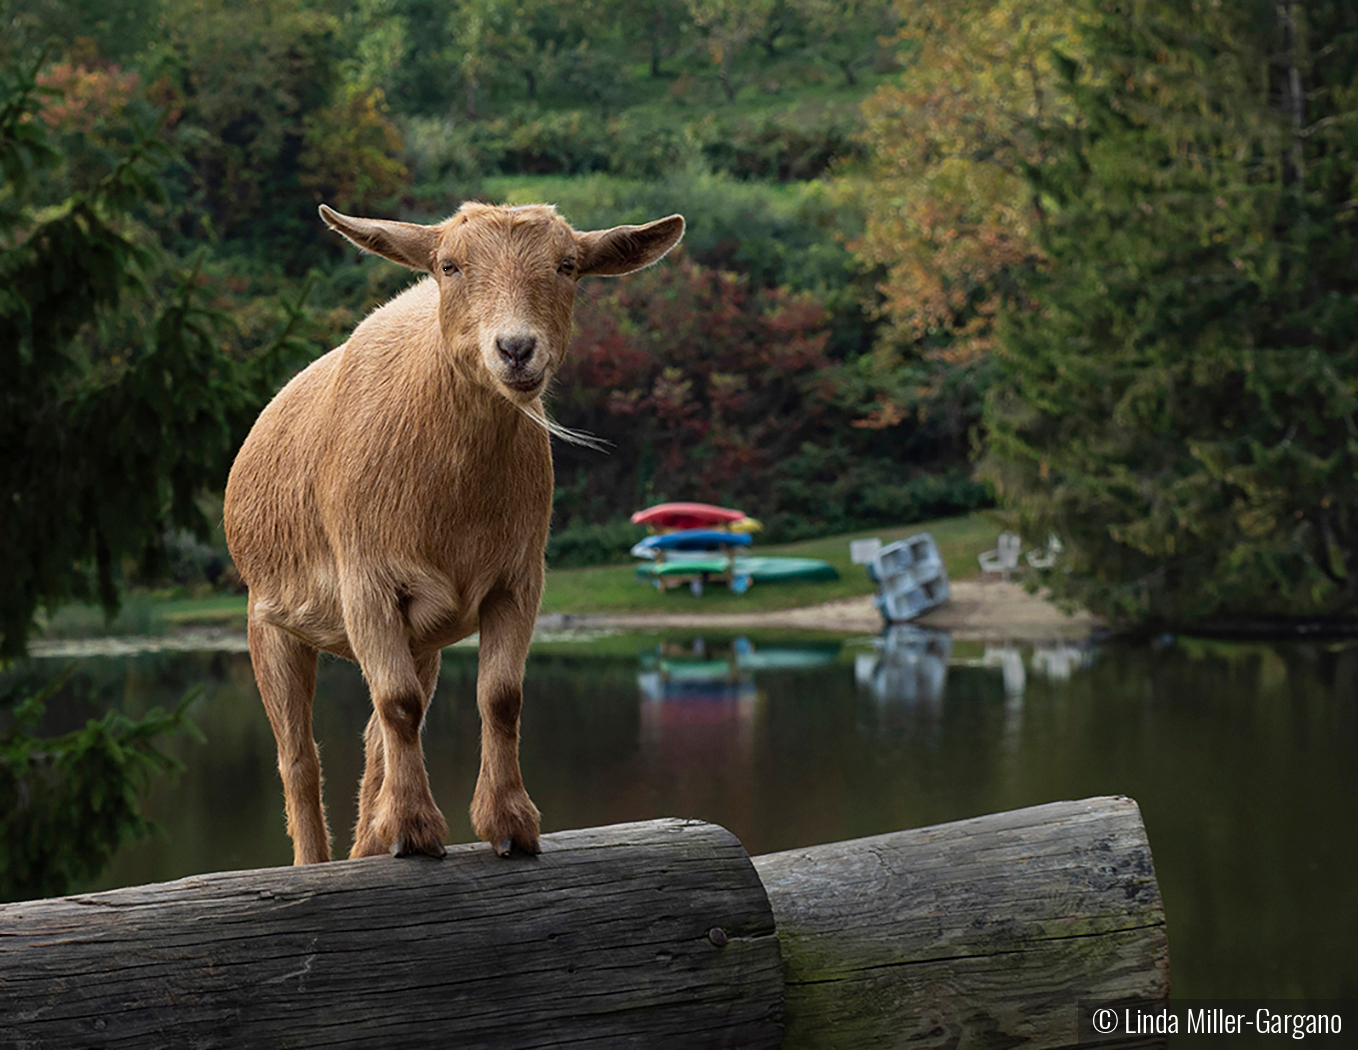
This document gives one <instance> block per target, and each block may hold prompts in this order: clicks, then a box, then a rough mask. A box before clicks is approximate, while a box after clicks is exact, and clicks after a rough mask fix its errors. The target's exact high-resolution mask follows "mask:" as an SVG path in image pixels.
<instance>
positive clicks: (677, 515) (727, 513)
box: [632, 503, 745, 529]
mask: <svg viewBox="0 0 1358 1050" xmlns="http://www.w3.org/2000/svg"><path fill="white" fill-rule="evenodd" d="M743 517H745V512H744V511H743V510H731V509H730V508H728V507H714V506H712V504H710V503H658V504H656V505H655V506H654V507H647V508H646V509H645V510H639V511H637V512H636V513H635V514H633V515H632V523H633V524H634V525H649V526H651V527H652V528H656V529H702V528H712V527H713V526H717V525H726V524H729V523H730V522H733V521H740V520H741V519H742V518H743Z"/></svg>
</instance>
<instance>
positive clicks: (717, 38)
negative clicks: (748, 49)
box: [687, 0, 774, 102]
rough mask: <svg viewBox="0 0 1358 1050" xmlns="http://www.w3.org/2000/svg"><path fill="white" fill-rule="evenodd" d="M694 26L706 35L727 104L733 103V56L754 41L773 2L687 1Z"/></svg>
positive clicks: (751, 0)
mask: <svg viewBox="0 0 1358 1050" xmlns="http://www.w3.org/2000/svg"><path fill="white" fill-rule="evenodd" d="M687 3H688V10H689V13H690V14H691V15H692V16H693V21H694V23H695V24H696V25H697V26H698V27H699V28H700V29H702V30H704V31H705V32H706V33H707V48H708V51H709V52H710V53H711V55H712V61H713V62H715V63H716V65H717V79H718V80H720V81H721V88H722V90H723V91H724V92H726V98H727V101H729V102H734V101H735V100H736V86H735V83H734V81H732V79H731V71H732V69H733V68H734V66H735V62H736V56H737V55H739V54H740V52H741V50H742V49H744V47H745V45H746V44H748V43H749V42H750V41H751V40H754V39H755V38H757V37H758V36H759V34H760V33H761V32H762V31H763V29H764V26H765V25H766V24H767V23H768V20H769V15H770V14H772V13H773V7H774V0H687Z"/></svg>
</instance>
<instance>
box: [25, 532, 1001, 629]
mask: <svg viewBox="0 0 1358 1050" xmlns="http://www.w3.org/2000/svg"><path fill="white" fill-rule="evenodd" d="M918 532H928V533H931V534H932V535H933V537H934V539H935V540H936V541H937V542H938V546H939V550H940V551H942V553H943V559H944V562H945V563H946V564H947V566H948V575H949V577H951V578H952V579H962V578H964V577H967V576H974V575H976V573H977V571H978V569H977V565H976V555H977V554H979V553H980V552H981V551H984V550H989V549H990V548H991V547H993V546H994V544H995V537H996V536H997V535H998V534H999V529H998V527H997V526H995V525H994V524H992V523H991V522H990V521H988V520H987V519H986V517H985V516H984V515H983V514H971V515H967V516H963V517H957V518H944V519H942V520H939V521H927V522H922V523H920V524H917V525H907V526H904V527H902V528H895V529H870V530H867V531H865V532H854V533H846V534H844V535H842V536H829V537H826V538H824V539H819V540H806V541H804V542H802V543H786V544H779V545H769V546H764V545H761V544H759V543H758V542H756V543H755V547H754V553H756V554H774V555H790V556H793V557H800V558H823V559H825V560H826V561H828V562H829V563H830V564H831V565H833V566H834V567H835V568H836V569H838V570H839V574H840V578H839V579H838V580H833V581H826V582H821V583H766V584H755V585H754V586H753V587H751V588H750V590H749V591H748V592H747V593H746V594H743V595H736V594H731V593H730V592H729V591H728V590H727V589H726V588H725V587H722V586H713V587H709V588H708V589H707V591H706V592H705V593H704V594H703V596H702V597H701V598H694V597H693V595H691V594H690V593H689V591H688V589H687V588H685V587H680V588H676V589H675V590H672V591H668V592H665V593H661V592H660V591H657V590H655V589H654V588H653V587H651V586H649V585H648V584H646V583H643V582H641V581H639V580H637V578H636V576H635V574H634V571H633V570H634V566H633V565H632V564H628V565H606V566H599V567H596V568H589V569H557V570H548V572H547V591H546V593H545V594H544V595H543V600H542V611H543V612H553V613H648V612H750V611H763V610H772V609H794V608H797V607H799V606H803V605H817V604H819V603H821V602H828V601H834V600H835V599H837V598H852V597H855V596H856V595H861V594H871V593H873V591H874V590H876V588H875V586H874V585H873V584H872V583H871V582H870V581H869V580H868V577H867V573H866V572H865V571H864V570H863V567H862V566H860V565H851V564H850V563H849V540H852V539H858V538H860V537H864V536H880V537H881V539H882V542H883V543H891V542H893V541H894V540H899V539H901V538H903V537H905V536H912V535H914V534H915V533H918ZM203 626H214V627H216V626H220V627H239V628H244V626H245V596H244V595H235V594H221V595H210V596H208V597H204V598H173V599H157V598H156V597H155V596H154V595H145V594H143V595H132V596H129V597H128V598H127V599H126V600H125V601H124V603H123V610H122V613H121V614H120V615H119V616H118V618H117V619H116V620H115V621H114V622H113V623H111V624H109V623H106V622H105V621H104V617H103V613H102V612H101V611H100V610H99V609H97V608H95V607H93V606H86V605H74V604H73V605H67V606H64V607H62V609H60V610H59V611H58V612H57V614H56V615H55V616H54V617H53V618H52V620H51V621H50V623H49V624H48V629H47V631H46V632H45V633H46V634H47V636H48V637H90V636H98V635H118V634H163V633H165V632H166V631H167V630H173V629H175V628H179V627H203Z"/></svg>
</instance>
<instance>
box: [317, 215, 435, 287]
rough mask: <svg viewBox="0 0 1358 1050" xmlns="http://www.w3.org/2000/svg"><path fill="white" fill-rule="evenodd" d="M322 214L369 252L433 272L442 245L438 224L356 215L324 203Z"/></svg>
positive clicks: (335, 227) (347, 236)
mask: <svg viewBox="0 0 1358 1050" xmlns="http://www.w3.org/2000/svg"><path fill="white" fill-rule="evenodd" d="M321 218H322V219H324V220H325V224H326V225H327V226H329V227H330V228H331V229H332V230H335V231H337V232H338V233H341V234H343V235H344V237H345V238H346V239H348V240H350V241H352V242H353V243H354V244H356V245H358V246H359V247H360V248H362V249H363V250H364V251H365V252H372V253H373V254H374V255H380V256H382V257H383V258H384V259H390V260H391V261H392V262H395V263H400V264H401V265H402V266H409V267H410V268H411V269H412V270H424V271H425V272H426V273H432V272H433V269H434V254H435V253H436V252H437V251H438V246H439V231H438V229H437V228H436V227H433V226H420V225H419V224H417V223H413V222H393V221H392V220H390V219H357V218H354V216H352V215H341V214H340V213H339V212H337V211H335V209H334V208H327V207H326V206H325V205H324V204H322V205H321Z"/></svg>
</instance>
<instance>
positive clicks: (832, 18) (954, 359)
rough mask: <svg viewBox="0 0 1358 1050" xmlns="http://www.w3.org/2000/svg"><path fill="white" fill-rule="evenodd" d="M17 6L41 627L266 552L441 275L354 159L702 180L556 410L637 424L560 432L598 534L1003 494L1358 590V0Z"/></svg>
mask: <svg viewBox="0 0 1358 1050" xmlns="http://www.w3.org/2000/svg"><path fill="white" fill-rule="evenodd" d="M3 11H4V15H3V17H4V28H5V31H4V33H3V34H0V68H3V69H4V71H5V73H4V85H3V89H4V99H3V100H0V105H2V106H3V107H4V116H3V119H2V120H0V133H2V134H3V136H4V138H3V143H0V174H2V175H3V179H4V183H3V186H0V261H3V265H4V267H5V273H6V276H7V278H8V280H7V281H6V282H5V289H4V297H3V299H0V323H3V324H4V325H5V326H6V336H5V340H4V345H3V346H0V372H3V374H4V376H5V386H4V389H3V391H0V396H3V397H4V398H5V404H6V409H5V414H4V420H3V423H0V426H3V427H4V432H3V433H4V438H3V440H4V447H5V453H6V455H5V456H4V465H3V466H0V484H2V485H3V487H4V491H3V493H2V495H3V498H4V499H5V501H6V505H7V506H12V507H15V508H16V511H15V513H14V514H12V515H8V514H7V516H6V518H5V526H4V528H5V532H6V537H7V538H8V539H9V540H10V544H11V550H17V551H22V552H24V555H25V556H24V558H23V559H22V562H23V564H22V567H19V568H16V567H14V566H13V565H11V567H10V569H8V570H7V571H8V572H10V573H12V574H13V573H17V574H18V575H17V576H15V578H14V579H12V580H6V581H4V583H3V587H2V589H3V591H4V594H5V610H4V625H3V631H4V639H3V646H4V649H5V650H6V651H7V652H10V653H14V652H18V651H20V650H22V648H23V644H24V638H25V637H26V635H27V633H28V629H29V625H30V624H31V622H32V618H33V616H34V614H35V613H36V612H37V611H38V610H40V609H41V608H42V607H44V606H47V605H51V604H54V603H56V602H59V601H61V600H63V599H66V598H70V597H95V598H97V599H98V600H100V601H102V602H103V603H105V604H106V605H110V606H111V605H112V604H113V603H114V602H116V596H117V592H118V588H119V586H120V585H127V584H133V585H135V584H138V583H142V584H145V583H152V582H156V581H162V582H164V581H166V580H167V579H172V580H178V581H180V582H181V583H182V582H184V581H187V580H192V579H195V578H198V579H202V578H203V577H204V575H207V576H213V577H214V578H220V579H223V580H227V579H229V571H228V570H226V569H224V568H223V566H222V565H221V558H220V550H214V549H213V544H214V543H218V546H219V541H215V540H213V535H212V523H213V515H214V513H215V512H214V510H213V498H214V494H219V493H220V489H221V486H222V484H223V481H224V477H225V470H226V467H227V465H228V464H229V462H230V458H231V454H232V452H233V450H234V448H235V446H236V445H237V444H238V443H239V441H240V439H241V437H242V436H243V433H244V428H246V427H248V425H249V421H250V419H251V418H252V416H253V414H254V413H255V412H256V411H257V410H258V408H259V407H260V406H261V405H262V404H263V403H264V401H265V400H267V397H268V395H269V393H270V391H271V390H273V389H274V388H276V386H277V384H278V383H280V382H281V381H283V380H284V379H285V378H286V377H287V375H289V374H290V373H291V372H292V371H294V370H295V369H297V368H299V367H301V366H302V365H304V364H305V363H306V361H307V360H309V359H311V358H313V357H314V356H316V355H318V354H320V353H323V352H324V351H325V350H327V349H329V348H330V347H332V346H334V345H336V343H337V342H338V341H340V340H341V339H343V337H344V334H345V333H346V332H347V330H348V329H349V328H350V327H351V326H352V325H353V323H354V322H355V321H356V320H357V319H358V318H360V317H362V316H363V315H364V314H365V313H366V312H367V311H369V310H370V309H371V308H372V307H373V306H375V305H376V304H378V303H380V302H382V301H383V300H385V299H386V298H388V297H390V296H391V295H392V294H394V293H395V292H396V291H398V290H399V289H400V288H401V287H403V286H404V284H405V283H407V282H408V281H409V280H410V279H411V275H410V274H408V273H406V272H403V271H401V270H399V269H398V268H396V267H393V266H391V265H389V264H386V263H384V262H381V261H380V260H375V259H360V258H357V257H355V255H354V254H353V252H352V251H351V250H347V249H346V248H345V247H344V245H343V244H342V243H340V242H339V239H338V238H336V237H334V236H333V235H331V234H330V233H328V232H327V231H326V230H325V229H324V227H323V225H322V224H321V223H320V222H319V221H318V219H317V217H316V206H317V204H318V203H319V202H321V201H324V202H326V203H328V204H330V205H332V206H334V207H336V208H338V209H340V210H342V211H347V212H350V213H356V214H368V215H378V216H386V217H393V218H401V219H406V220H411V221H432V220H437V219H438V218H441V217H442V216H444V215H447V214H449V213H450V212H451V211H453V210H454V209H455V208H456V207H457V206H458V205H459V204H460V203H461V202H462V201H464V200H473V199H477V200H492V201H506V202H511V203H523V202H527V201H530V200H546V201H552V202H555V203H556V204H557V205H558V206H559V208H560V209H561V211H562V213H563V214H564V215H566V217H567V218H568V219H570V220H571V221H572V222H573V223H574V224H575V225H576V226H577V227H579V228H582V229H583V228H591V227H597V226H604V225H612V224H615V223H620V222H635V221H642V220H645V219H649V218H653V217H656V216H658V215H663V214H667V213H669V212H673V211H679V212H682V213H684V214H685V216H686V217H687V218H688V220H689V232H688V235H687V237H686V240H685V243H684V245H683V247H682V250H681V252H680V253H679V254H677V255H676V256H674V257H672V258H670V259H668V260H666V261H665V262H664V263H663V264H662V265H660V266H658V267H656V268H654V269H653V270H651V271H648V272H646V273H644V274H641V275H637V276H636V277H633V278H629V279H628V280H626V281H620V282H609V281H598V282H595V283H594V284H593V285H590V286H588V287H587V290H586V291H585V292H584V294H583V295H582V298H581V302H580V308H579V311H578V322H579V323H578V333H577V339H576V343H575V347H574V352H573V354H572V356H571V359H570V363H569V365H568V367H567V368H566V369H565V370H564V371H563V372H562V374H561V375H560V376H559V378H558V381H557V382H556V384H555V388H554V390H553V392H552V395H551V399H550V405H549V407H550V410H551V411H552V413H553V414H554V416H555V417H556V418H557V420H558V421H559V422H560V423H562V424H563V425H564V426H567V427H571V428H574V429H577V430H582V431H585V432H588V433H591V434H594V435H596V436H597V437H598V438H599V439H601V441H603V442H606V443H607V445H606V447H607V449H608V451H607V452H598V451H593V450H590V449H584V448H577V447H567V446H561V447H559V448H558V454H557V463H558V479H557V480H558V495H557V502H556V513H555V518H554V538H553V547H552V549H551V551H550V553H549V556H550V558H551V559H552V562H553V564H554V565H558V566H564V565H569V564H575V563H580V562H582V561H588V560H592V559H596V558H598V557H600V556H602V555H603V554H604V553H605V552H607V551H610V550H611V551H622V550H625V547H626V544H627V541H628V539H629V538H630V537H631V536H632V535H633V532H632V531H631V529H630V527H629V526H627V525H626V516H627V515H628V514H629V513H630V512H631V511H632V510H633V509H635V508H636V507H638V506H640V505H643V504H645V503H649V502H655V501H659V500H664V499H709V500H718V501H722V502H731V503H736V504H738V505H740V506H742V507H744V508H745V509H746V510H747V511H749V512H750V513H753V514H755V515H756V516H758V517H760V518H762V519H763V520H764V521H765V523H766V525H767V526H768V532H767V536H768V537H769V538H770V539H791V538H798V537H805V536H813V535H817V534H821V535H823V534H827V533H830V532H834V531H840V530H844V529H848V528H853V527H858V526H864V527H870V526H876V525H881V524H904V523H908V522H909V521H911V520H921V519H923V518H925V517H935V516H939V515H943V514H948V513H954V512H959V511H963V510H969V509H972V508H975V507H978V506H985V505H988V504H989V503H990V502H991V501H992V500H993V499H998V501H999V504H1000V507H1001V510H1002V513H1003V514H1004V515H1005V516H1007V520H1008V521H1009V522H1010V523H1012V524H1013V525H1015V526H1016V527H1018V528H1019V529H1020V530H1021V531H1022V532H1023V533H1024V535H1025V536H1027V537H1028V538H1030V539H1032V540H1034V541H1040V539H1041V538H1042V537H1044V536H1046V535H1048V534H1053V535H1056V536H1058V537H1060V538H1061V540H1062V542H1063V544H1064V550H1065V555H1064V557H1063V559H1062V560H1061V561H1060V562H1059V563H1058V565H1057V566H1056V567H1055V568H1054V569H1053V570H1052V571H1051V572H1050V573H1049V574H1048V578H1047V579H1046V580H1045V582H1046V583H1048V584H1049V585H1050V586H1052V587H1053V588H1054V589H1055V590H1056V591H1057V593H1058V594H1060V595H1062V596H1064V597H1067V598H1069V599H1071V600H1072V601H1077V602H1081V603H1084V604H1086V605H1088V606H1090V607H1091V608H1094V609H1096V610H1097V611H1099V612H1102V613H1104V614H1105V615H1108V616H1110V617H1111V618H1113V619H1114V620H1115V621H1116V622H1120V623H1125V624H1129V625H1130V624H1137V623H1142V624H1173V623H1183V622H1192V621H1201V620H1203V619H1221V618H1230V617H1233V616H1238V615H1241V614H1244V613H1259V612H1266V613H1268V614H1270V615H1279V616H1308V617H1315V616H1323V615H1344V614H1351V613H1352V610H1353V606H1354V601H1355V597H1358V583H1355V580H1358V575H1355V573H1358V525H1356V524H1355V521H1354V518H1353V514H1354V512H1353V509H1352V508H1353V506H1354V495H1355V493H1354V491H1353V489H1354V485H1355V463H1354V457H1355V455H1356V454H1358V453H1356V452H1355V449H1358V445H1355V444H1354V442H1355V441H1358V431H1355V430H1354V423H1353V418H1352V417H1353V407H1354V406H1353V398H1354V397H1355V396H1356V393H1355V392H1356V391H1358V380H1355V375H1358V367H1356V366H1358V362H1356V361H1355V348H1354V337H1353V334H1352V333H1353V331H1354V326H1353V324H1352V323H1351V322H1352V317H1353V313H1354V309H1355V298H1354V296H1355V289H1354V287H1353V280H1354V277H1353V275H1354V273H1355V272H1356V268H1355V265H1354V263H1355V259H1354V224H1355V221H1356V219H1358V208H1356V207H1355V204H1354V201H1355V197H1356V196H1358V191H1355V188H1354V185H1353V179H1354V175H1353V172H1354V171H1355V166H1354V164H1353V160H1354V146H1355V144H1356V143H1355V137H1354V136H1355V135H1358V121H1355V118H1354V112H1355V98H1356V97H1358V92H1356V91H1355V89H1356V88H1358V83H1355V78H1356V77H1358V72H1356V70H1358V24H1356V22H1358V15H1356V14H1355V13H1354V12H1353V11H1352V10H1351V9H1350V7H1349V6H1347V5H1344V4H1340V3H1336V2H1321V0H1314V2H1303V0H1287V2H1286V3H1281V4H1274V3H1268V4H1265V3H1262V0H1229V2H1226V3H1220V4H1217V3H1214V4H1210V5H1209V4H1205V3H1204V4H1196V3H1195V4H1189V5H1186V6H1185V5H1176V4H1169V3H1138V4H1134V5H1126V4H1121V3H1117V2H1113V0H1061V2H1059V3H1054V4H1037V3H1034V2H1031V0H948V2H945V3H942V4H930V5H919V4H913V3H906V2H898V3H889V2H886V0H748V2H746V0H741V2H731V0H649V2H643V3H621V2H619V0H584V2H581V3H576V4H561V3H555V2H549V0H517V2H515V0H465V2H457V3H452V4H432V3H428V2H427V0H359V2H357V3H354V4H340V3H337V2H334V0H243V2H241V3H238V4H234V5H220V4H208V3H202V2H199V0H100V2H98V3H94V2H92V0H52V2H50V3H45V4H43V5H24V4H17V3H14V2H12V0H11V2H9V3H7V4H6V5H5V6H4V8H3ZM978 466H979V470H978ZM16 560H18V559H16ZM195 573H196V574H197V575H196V577H195Z"/></svg>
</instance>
